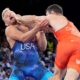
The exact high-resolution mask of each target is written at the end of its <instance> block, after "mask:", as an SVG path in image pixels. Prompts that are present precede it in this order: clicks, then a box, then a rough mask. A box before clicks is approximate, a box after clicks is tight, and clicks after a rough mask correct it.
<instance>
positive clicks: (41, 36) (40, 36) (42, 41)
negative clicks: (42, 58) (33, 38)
mask: <svg viewBox="0 0 80 80" xmlns="http://www.w3.org/2000/svg"><path fill="white" fill-rule="evenodd" d="M37 42H38V47H39V49H40V51H44V50H46V47H47V40H46V36H45V33H44V32H43V31H40V32H38V33H37Z"/></svg>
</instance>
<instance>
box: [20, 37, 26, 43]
mask: <svg viewBox="0 0 80 80" xmlns="http://www.w3.org/2000/svg"><path fill="white" fill-rule="evenodd" d="M19 41H21V42H23V43H24V42H26V41H27V39H25V38H24V37H23V36H20V39H19Z"/></svg>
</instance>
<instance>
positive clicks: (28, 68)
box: [9, 41, 51, 80]
mask: <svg viewBox="0 0 80 80" xmlns="http://www.w3.org/2000/svg"><path fill="white" fill-rule="evenodd" d="M12 50H13V55H14V60H15V64H14V67H13V68H12V69H13V70H12V74H11V76H10V78H9V80H25V79H26V77H32V78H34V79H35V80H41V78H42V77H43V76H44V75H45V74H46V73H47V72H48V71H49V70H48V69H47V68H45V67H44V66H43V65H42V64H41V62H40V59H39V55H38V51H37V46H36V44H35V43H34V42H32V41H29V42H25V43H22V42H19V41H16V43H15V45H14V47H13V49H12ZM49 73H51V72H49ZM49 76H50V75H47V76H45V78H46V79H47V78H48V77H49Z"/></svg>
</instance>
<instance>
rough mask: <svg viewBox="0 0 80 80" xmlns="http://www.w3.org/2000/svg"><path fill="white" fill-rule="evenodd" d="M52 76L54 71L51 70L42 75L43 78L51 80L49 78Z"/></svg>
mask: <svg viewBox="0 0 80 80" xmlns="http://www.w3.org/2000/svg"><path fill="white" fill-rule="evenodd" d="M52 76H53V73H52V72H50V71H49V72H47V73H46V74H45V75H44V76H43V77H42V79H41V80H49V78H50V77H52Z"/></svg>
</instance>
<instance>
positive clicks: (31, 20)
mask: <svg viewBox="0 0 80 80" xmlns="http://www.w3.org/2000/svg"><path fill="white" fill-rule="evenodd" d="M16 19H17V21H19V22H22V23H24V24H25V25H27V24H31V23H32V24H33V23H36V22H37V21H43V20H45V19H46V16H36V15H24V16H20V15H19V16H18V15H17V16H16Z"/></svg>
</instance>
